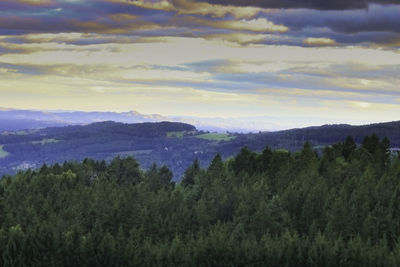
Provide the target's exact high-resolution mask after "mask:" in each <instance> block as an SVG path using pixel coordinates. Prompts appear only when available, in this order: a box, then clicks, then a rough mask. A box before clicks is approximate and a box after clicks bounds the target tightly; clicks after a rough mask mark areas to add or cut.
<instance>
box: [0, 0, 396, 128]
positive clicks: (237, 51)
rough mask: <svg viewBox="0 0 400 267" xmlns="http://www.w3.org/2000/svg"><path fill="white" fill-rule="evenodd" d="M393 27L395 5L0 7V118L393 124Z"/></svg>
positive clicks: (127, 1)
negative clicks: (111, 116) (58, 114)
mask: <svg viewBox="0 0 400 267" xmlns="http://www.w3.org/2000/svg"><path fill="white" fill-rule="evenodd" d="M399 27H400V4H399V2H398V1H395V0H381V1H378V0H376V1H319V0H314V1H310V0H303V1H294V0H286V1H277V0H270V1H261V0H259V1H257V0H254V1H249V0H246V1H241V0H237V1H227V0H209V1H194V0H92V1H83V0H44V1H41V0H13V1H11V0H5V1H1V2H0V79H1V84H0V101H1V102H0V106H7V107H17V108H26V107H28V108H47V109H80V110H117V111H124V110H130V109H137V110H139V111H141V112H145V113H161V114H165V115H182V114H185V115H191V116H207V117H210V116H218V117H221V116H222V117H234V116H236V117H239V116H245V117H249V116H250V117H251V116H266V115H268V116H273V117H274V116H275V117H277V118H279V117H280V116H283V117H284V116H287V117H293V114H299V116H303V118H307V117H310V118H313V117H315V116H314V115H315V114H320V117H323V118H325V119H326V122H351V123H357V122H369V121H381V120H395V119H398V118H397V117H396V116H395V114H400V113H399V112H400V108H399V104H400V88H399V87H398V84H400V78H399V77H398V76H399V75H398V73H400V28H399ZM89 100H90V101H89ZM349 114H351V118H349ZM312 121H313V120H312V119H310V124H312ZM314 121H315V122H316V120H314ZM320 121H321V120H318V122H320Z"/></svg>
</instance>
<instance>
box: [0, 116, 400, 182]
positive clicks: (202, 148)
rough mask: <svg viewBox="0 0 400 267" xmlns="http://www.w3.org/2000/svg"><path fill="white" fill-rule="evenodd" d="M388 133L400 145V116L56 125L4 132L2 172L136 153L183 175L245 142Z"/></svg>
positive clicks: (324, 142)
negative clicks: (271, 126)
mask: <svg viewBox="0 0 400 267" xmlns="http://www.w3.org/2000/svg"><path fill="white" fill-rule="evenodd" d="M372 133H376V134H377V136H378V137H380V138H383V137H388V138H389V139H390V140H391V144H390V145H391V147H393V148H396V147H400V122H389V123H380V124H371V125H365V126H351V125H325V126H320V127H308V128H303V129H292V130H286V131H279V132H260V133H249V134H236V133H228V134H221V133H206V132H202V131H198V130H196V128H195V127H194V126H192V125H190V124H185V123H177V122H158V123H136V124H125V123H117V122H112V121H106V122H98V123H93V124H89V125H85V126H66V127H52V128H44V129H33V130H25V131H10V132H2V133H0V176H1V175H2V174H13V173H16V172H17V171H18V170H25V169H28V168H32V169H35V168H39V167H41V166H42V165H43V164H44V163H46V164H54V163H56V162H58V163H63V162H64V161H71V160H77V161H81V160H83V159H85V158H93V159H96V160H106V161H110V160H111V159H112V158H114V157H116V156H121V157H126V156H133V157H135V158H136V159H137V160H138V162H139V163H140V164H141V165H142V167H143V168H145V169H147V168H149V167H150V166H151V165H152V164H153V163H157V164H158V165H166V166H167V167H168V168H170V169H171V170H172V172H173V173H174V179H175V180H179V179H180V178H181V176H182V174H183V172H184V171H185V169H186V168H187V167H188V166H189V165H190V164H191V163H192V162H193V160H195V159H198V160H199V162H200V165H201V166H206V165H208V164H209V163H210V162H211V160H212V158H213V157H214V155H215V154H216V153H219V154H220V155H221V156H222V157H223V158H224V159H225V158H229V157H232V156H234V155H236V154H237V153H238V152H239V150H240V149H241V148H243V147H245V146H247V147H248V148H250V149H252V150H255V151H259V152H260V151H262V150H263V149H264V148H265V146H267V145H268V146H269V147H271V148H273V149H285V150H289V151H295V150H298V149H301V147H302V146H303V144H304V142H305V141H309V142H310V143H311V145H312V147H313V149H315V150H317V151H318V152H319V153H322V150H323V148H324V147H326V146H329V145H331V144H333V143H336V142H343V141H344V140H345V139H346V137H347V136H354V138H355V142H356V144H358V145H359V144H361V141H362V138H363V137H364V136H366V135H371V134H372Z"/></svg>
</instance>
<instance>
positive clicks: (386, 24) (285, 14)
mask: <svg viewBox="0 0 400 267" xmlns="http://www.w3.org/2000/svg"><path fill="white" fill-rule="evenodd" d="M267 16H268V18H269V19H270V20H272V21H273V22H275V23H282V24H284V25H286V26H288V27H289V28H290V29H292V30H300V29H302V28H306V27H308V28H309V27H320V28H322V27H325V28H329V29H332V30H333V31H336V32H342V33H356V32H369V31H371V32H373V31H376V32H377V31H392V32H400V6H384V5H371V6H370V7H369V8H368V10H351V11H350V10H346V11H324V12H321V11H317V10H311V9H299V10H281V11H280V12H273V13H268V14H267Z"/></svg>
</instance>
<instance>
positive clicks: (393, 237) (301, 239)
mask: <svg viewBox="0 0 400 267" xmlns="http://www.w3.org/2000/svg"><path fill="white" fill-rule="evenodd" d="M388 144H389V142H388V140H386V139H383V140H379V139H378V138H377V137H376V136H375V135H373V136H369V137H367V138H365V139H364V140H363V141H362V144H361V145H360V146H358V147H357V146H356V144H355V143H354V141H353V140H352V138H347V139H346V141H345V142H343V143H342V142H341V143H338V144H334V145H332V146H330V147H326V148H325V149H324V151H323V153H322V154H321V155H318V154H316V153H315V152H314V150H313V148H312V147H311V146H310V144H308V143H306V144H305V145H304V147H303V148H302V149H301V150H300V151H297V152H294V153H290V152H287V151H283V150H271V149H269V148H266V149H264V150H263V151H262V152H261V153H254V152H253V151H250V150H248V149H246V148H244V149H242V150H241V151H240V153H238V154H237V155H236V156H235V157H233V158H231V159H229V160H226V161H223V160H222V158H221V157H220V155H215V157H214V159H213V160H212V162H211V164H210V165H209V166H207V168H201V167H200V166H199V164H198V162H197V161H195V162H193V164H192V165H191V166H190V167H189V168H188V169H187V170H186V171H185V174H184V178H183V180H182V182H181V183H179V184H175V183H174V182H173V181H172V173H171V171H170V170H169V169H168V168H167V167H159V166H155V165H153V166H152V167H150V168H149V169H148V170H147V171H144V170H143V169H141V168H140V167H139V164H138V163H137V161H136V160H135V159H133V158H131V157H127V158H125V159H121V158H118V157H117V158H115V159H113V160H112V161H111V162H109V163H106V162H104V161H94V160H91V159H86V160H84V161H83V162H82V163H77V162H66V163H64V164H61V165H59V164H56V165H54V166H43V167H41V168H40V169H38V170H36V171H25V172H20V173H18V174H17V175H15V176H13V177H11V176H6V177H4V178H3V179H2V180H0V266H60V267H61V266H271V267H274V266H277V267H278V266H279V267H280V266H288V267H289V266H305V267H307V266H328V267H329V266H332V267H333V266H335V267H336V266H393V267H394V266H399V265H400V158H399V156H398V155H397V156H391V155H390V153H389V146H388Z"/></svg>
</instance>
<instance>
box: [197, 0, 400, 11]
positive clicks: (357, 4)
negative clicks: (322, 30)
mask: <svg viewBox="0 0 400 267" xmlns="http://www.w3.org/2000/svg"><path fill="white" fill-rule="evenodd" d="M204 2H207V3H210V4H218V5H227V6H242V7H248V6H251V7H261V8H306V9H317V10H348V9H366V8H368V6H369V4H400V1H399V0H336V1H327V0H204Z"/></svg>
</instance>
